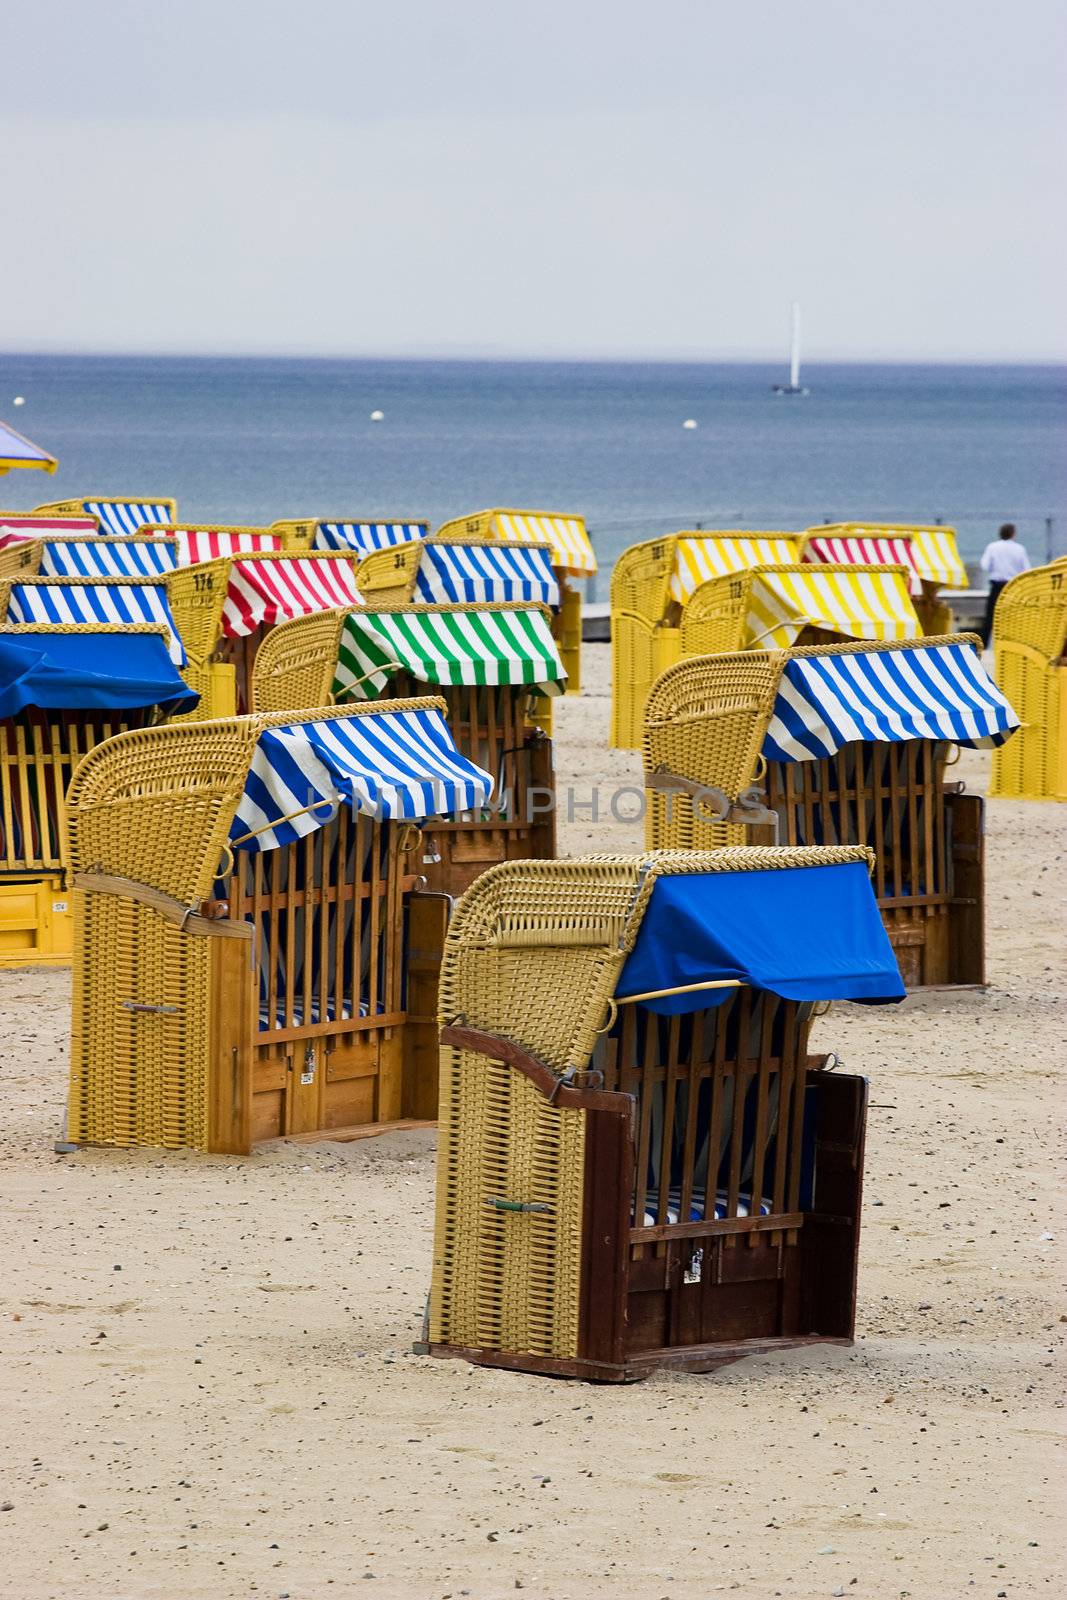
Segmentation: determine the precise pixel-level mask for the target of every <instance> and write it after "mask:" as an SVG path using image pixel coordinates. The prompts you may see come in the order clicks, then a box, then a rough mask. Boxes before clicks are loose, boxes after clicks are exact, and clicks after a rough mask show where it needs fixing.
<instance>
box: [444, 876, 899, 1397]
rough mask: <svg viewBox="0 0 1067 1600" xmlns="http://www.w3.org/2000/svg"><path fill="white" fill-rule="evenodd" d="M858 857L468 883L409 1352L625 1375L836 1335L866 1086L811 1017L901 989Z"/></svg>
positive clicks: (848, 1298)
mask: <svg viewBox="0 0 1067 1600" xmlns="http://www.w3.org/2000/svg"><path fill="white" fill-rule="evenodd" d="M869 864H870V863H869V852H865V851H863V850H857V849H837V850H758V849H745V850H722V851H718V852H712V853H707V854H699V853H687V852H661V853H659V854H653V855H651V856H646V857H644V858H641V857H609V856H602V857H591V858H589V859H588V860H578V861H554V862H541V863H535V862H511V863H507V864H505V865H503V866H500V867H495V868H493V869H492V870H491V871H489V872H487V873H485V874H484V875H483V876H482V877H481V878H479V879H478V881H477V882H476V883H475V884H474V885H473V886H472V887H471V889H470V890H469V891H468V892H467V894H466V895H465V896H464V897H463V899H462V900H461V901H460V902H459V904H458V906H457V907H456V909H455V912H454V914H453V917H452V922H451V924H450V927H449V932H448V938H447V941H446V945H445V955H444V961H443V963H442V968H441V987H440V1006H441V1020H442V1032H441V1043H442V1051H441V1091H440V1119H439V1140H438V1170H437V1208H436V1224H435V1238H434V1264H433V1281H432V1287H431V1294H430V1304H429V1316H428V1328H427V1330H426V1339H425V1343H424V1344H423V1345H421V1346H420V1347H419V1348H421V1349H425V1350H428V1351H429V1352H430V1353H431V1354H434V1355H444V1356H461V1357H463V1358H465V1359H466V1360H469V1361H473V1362H476V1363H480V1364H487V1365H494V1366H505V1367H513V1368H518V1369H521V1370H526V1371H532V1372H547V1373H555V1374H560V1375H565V1376H576V1377H584V1378H593V1379H601V1380H620V1379H627V1378H634V1377H639V1376H641V1375H643V1374H644V1373H647V1372H649V1371H651V1370H654V1369H655V1368H657V1367H661V1366H674V1367H681V1368H685V1369H688V1370H696V1371H706V1370H709V1369H711V1368H713V1367H715V1366H718V1365H720V1364H722V1363H723V1362H726V1361H732V1360H736V1359H737V1358H738V1357H740V1356H743V1355H746V1354H748V1353H751V1352H755V1351H758V1352H764V1351H767V1350H771V1349H775V1348H781V1347H784V1346H788V1345H793V1344H802V1343H807V1342H810V1341H815V1340H820V1339H824V1340H825V1339H830V1340H835V1341H842V1342H847V1341H848V1340H849V1339H851V1337H852V1332H853V1321H854V1314H855V1284H856V1252H857V1239H858V1227H859V1212H860V1191H861V1185H862V1176H863V1135H864V1123H865V1111H866V1085H865V1083H864V1081H863V1080H862V1079H861V1078H858V1077H852V1076H848V1075H845V1074H841V1073H838V1072H830V1071H828V1070H826V1069H827V1068H828V1067H829V1066H830V1065H832V1064H833V1062H831V1061H830V1060H828V1058H826V1057H815V1056H811V1055H809V1054H808V1025H809V1019H810V1017H811V1015H812V1008H813V1006H814V1004H815V1003H817V1002H818V1001H821V1000H828V999H834V998H849V999H854V1000H892V999H898V998H900V996H901V995H902V994H903V992H904V991H903V986H902V985H901V982H900V975H899V972H898V971H897V966H896V962H895V960H894V959H893V955H892V952H891V950H890V948H889V945H888V941H887V940H886V937H885V931H884V929H883V928H882V925H881V923H880V920H879V918H878V913H877V909H876V907H875V904H874V900H873V896H872V894H871V888H870V882H869V878H868V870H869ZM794 918H795V923H797V924H799V923H802V924H803V933H801V932H800V931H799V928H798V926H796V925H795V924H794Z"/></svg>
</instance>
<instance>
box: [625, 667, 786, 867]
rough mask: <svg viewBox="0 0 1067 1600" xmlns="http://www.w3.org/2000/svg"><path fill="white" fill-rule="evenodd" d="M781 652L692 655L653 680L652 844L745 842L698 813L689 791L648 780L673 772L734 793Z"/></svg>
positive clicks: (648, 740) (764, 720) (648, 758)
mask: <svg viewBox="0 0 1067 1600" xmlns="http://www.w3.org/2000/svg"><path fill="white" fill-rule="evenodd" d="M784 659H785V657H784V656H783V654H782V652H780V651H775V652H769V651H764V650H751V651H742V652H738V653H735V654H732V655H718V656H694V657H692V658H691V659H689V660H687V661H680V662H679V663H678V664H677V665H676V666H674V667H671V668H669V669H668V670H667V671H666V672H664V673H663V674H661V676H660V677H659V678H657V679H656V681H655V683H654V684H653V685H652V689H651V692H650V694H649V697H648V707H647V711H646V716H645V732H644V745H643V759H644V769H645V783H646V802H647V803H646V808H645V841H646V843H647V844H648V846H649V848H650V849H673V850H699V849H704V850H708V849H716V848H718V847H719V846H721V845H728V844H743V843H744V842H745V830H744V828H743V827H739V826H738V825H737V824H728V823H722V822H717V821H712V820H710V819H709V818H707V817H706V816H702V815H701V814H700V808H699V806H697V805H695V804H694V801H693V800H692V799H691V798H690V796H689V795H685V794H680V793H674V794H664V793H663V792H662V791H659V790H657V789H653V788H649V787H647V785H648V781H649V779H650V778H651V777H652V776H653V775H654V774H656V773H661V772H662V773H673V774H675V775H676V776H678V777H683V778H686V779H687V780H689V781H690V782H692V783H698V784H702V785H704V786H705V787H707V788H714V789H721V790H722V791H723V792H724V793H725V794H727V795H728V796H729V797H730V799H731V800H735V799H736V798H737V796H738V795H739V794H740V793H741V791H742V789H744V788H746V787H747V786H748V784H750V783H751V782H752V779H753V776H754V773H755V770H756V765H757V762H758V760H759V753H760V750H761V748H762V746H763V737H764V734H765V733H766V730H767V724H768V722H769V721H770V717H771V713H772V711H773V709H774V701H775V695H776V694H777V690H778V680H779V678H780V676H781V670H782V663H783V661H784Z"/></svg>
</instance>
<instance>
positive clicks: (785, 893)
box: [616, 861, 904, 1016]
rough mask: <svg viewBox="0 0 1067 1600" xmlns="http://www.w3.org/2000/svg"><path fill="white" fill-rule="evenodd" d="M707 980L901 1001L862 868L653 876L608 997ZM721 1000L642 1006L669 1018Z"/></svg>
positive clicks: (679, 999) (806, 995)
mask: <svg viewBox="0 0 1067 1600" xmlns="http://www.w3.org/2000/svg"><path fill="white" fill-rule="evenodd" d="M710 978H739V979H741V981H742V982H743V983H746V984H751V985H752V986H753V987H754V988H757V989H767V990H769V991H770V992H771V993H772V994H777V995H781V996H782V997H783V999H786V1000H868V1001H876V1002H884V1001H889V1000H901V999H903V997H904V985H903V983H902V982H901V978H900V969H899V967H898V966H897V960H896V957H895V955H894V954H893V951H892V948H891V946H890V943H889V939H888V936H887V934H886V931H885V928H884V926H883V923H882V919H881V916H880V915H879V912H878V906H877V903H876V901H875V898H874V892H873V890H872V888H871V881H870V877H869V875H868V872H867V867H866V864H865V863H864V862H862V861H851V862H845V863H843V864H841V865H838V866H827V867H779V868H773V869H770V870H765V871H759V872H708V873H686V874H682V875H679V876H673V875H668V876H664V877H660V878H657V880H656V886H655V888H654V889H653V891H652V899H651V902H650V904H649V906H648V909H647V911H646V912H645V915H644V920H643V921H642V923H641V927H640V929H639V930H638V935H637V942H636V944H635V945H634V948H633V950H632V951H631V953H630V955H629V957H628V958H627V961H626V965H625V966H624V968H623V970H622V976H621V977H620V979H619V983H618V988H617V991H616V992H617V994H618V995H619V997H620V999H621V998H623V997H625V996H626V995H630V994H647V993H648V992H649V991H650V990H656V989H673V988H681V987H684V986H685V985H687V984H693V983H703V982H706V981H707V980H708V979H710ZM730 993H731V991H730V990H729V989H705V990H698V991H696V992H695V993H691V994H679V995H670V996H667V997H665V998H663V999H660V1000H651V1001H647V1002H644V1003H645V1004H647V1005H648V1007H649V1009H650V1010H652V1011H658V1012H660V1013H662V1014H663V1015H666V1016H673V1015H678V1014H679V1013H682V1012H686V1011H698V1010H706V1009H708V1008H709V1007H711V1006H715V1005H721V1004H722V1002H723V1001H724V1000H726V999H728V998H729V995H730Z"/></svg>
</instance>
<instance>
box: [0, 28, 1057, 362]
mask: <svg viewBox="0 0 1067 1600" xmlns="http://www.w3.org/2000/svg"><path fill="white" fill-rule="evenodd" d="M0 39H2V52H0V241H2V248H0V349H7V350H11V351H14V350H47V351H102V352H160V353H165V352H187V353H197V354H224V353H244V352H248V353H262V354H272V353H277V354H307V355H377V356H409V357H418V356H486V357H515V356H519V357H521V356H529V357H545V358H560V357H563V358H570V357H573V358H576V359H578V358H606V359H613V358H636V359H646V358H647V359H673V358H678V359H695V360H712V361H714V360H734V359H741V358H752V359H775V360H781V359H783V358H784V354H785V352H786V350H787V347H788V337H789V314H790V312H789V307H790V302H791V300H793V299H797V300H799V301H800V302H801V305H802V308H803V318H804V335H805V337H804V350H805V358H806V360H810V361H819V360H862V359H873V360H885V359H888V360H947V361H950V360H976V361H977V360H1021V361H1028V360H1036V361H1044V360H1060V359H1063V358H1064V357H1065V356H1067V314H1065V310H1064V298H1065V297H1064V287H1063V285H1064V271H1063V262H1064V258H1065V254H1067V251H1065V245H1067V237H1065V235H1067V208H1065V207H1064V205H1063V179H1062V174H1063V171H1064V155H1065V145H1067V97H1065V95H1064V82H1065V72H1064V67H1065V64H1067V6H1065V5H1064V4H1063V0H1014V3H1013V4H1012V5H1011V6H1005V5H1004V4H1003V3H1002V0H996V3H992V0H893V3H892V4H889V5H880V6H876V5H869V4H868V5H864V4H857V3H856V0H749V4H747V5H744V6H739V5H737V4H736V0H660V3H659V4H658V5H649V4H648V3H647V0H537V3H536V4H535V3H533V0H526V3H522V0H519V3H516V0H511V3H509V0H403V3H397V0H381V3H380V4H371V3H368V0H296V3H294V0H285V3H284V4H283V3H279V0H181V3H177V4H176V3H173V0H102V3H101V0H33V3H32V4H29V3H23V4H16V3H15V0H6V3H5V4H4V5H3V7H2V10H0Z"/></svg>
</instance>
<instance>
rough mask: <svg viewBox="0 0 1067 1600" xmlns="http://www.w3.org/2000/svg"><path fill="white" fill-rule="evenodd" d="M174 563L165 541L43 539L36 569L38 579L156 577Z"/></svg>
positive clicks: (174, 556)
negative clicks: (39, 560) (39, 562)
mask: <svg viewBox="0 0 1067 1600" xmlns="http://www.w3.org/2000/svg"><path fill="white" fill-rule="evenodd" d="M177 564H178V562H177V551H176V549H175V547H174V545H172V544H170V543H169V542H168V541H167V540H166V539H46V540H45V541H44V543H43V545H42V547H41V564H40V566H39V567H38V569H37V570H38V576H39V577H42V578H158V577H162V576H163V575H164V574H165V573H167V572H173V571H174V569H175V567H176V566H177Z"/></svg>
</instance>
